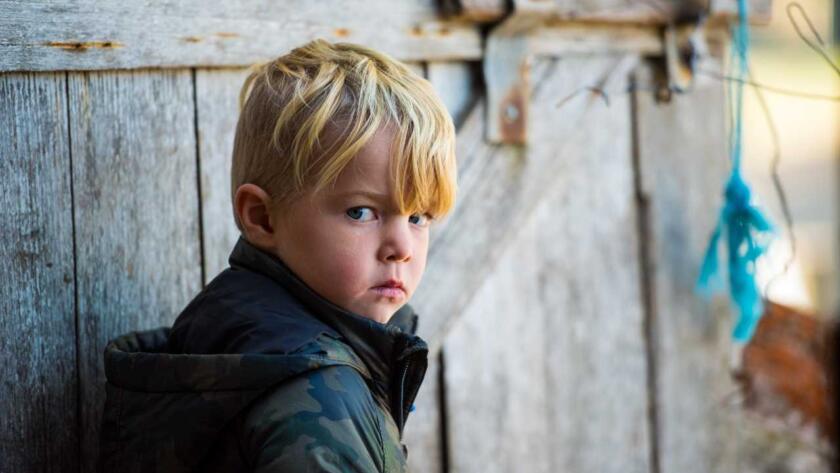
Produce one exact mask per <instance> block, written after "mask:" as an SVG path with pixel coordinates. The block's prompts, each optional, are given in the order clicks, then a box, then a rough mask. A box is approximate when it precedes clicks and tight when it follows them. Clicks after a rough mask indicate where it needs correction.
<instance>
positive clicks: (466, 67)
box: [428, 61, 479, 126]
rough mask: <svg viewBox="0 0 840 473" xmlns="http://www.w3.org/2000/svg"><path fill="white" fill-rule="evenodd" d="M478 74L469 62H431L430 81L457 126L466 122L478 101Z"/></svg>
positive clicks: (429, 69) (429, 68)
mask: <svg viewBox="0 0 840 473" xmlns="http://www.w3.org/2000/svg"><path fill="white" fill-rule="evenodd" d="M478 73H479V71H478V69H477V68H476V67H474V66H473V64H471V63H468V62H457V61H447V62H430V63H429V65H428V76H429V81H430V82H431V83H432V85H433V86H434V87H435V90H436V91H437V93H438V95H439V96H440V98H441V100H443V103H444V104H445V105H446V109H447V110H449V114H450V115H451V116H452V121H454V122H455V125H456V126H458V125H460V124H461V123H462V122H463V121H464V118H466V115H467V113H468V112H469V110H470V108H471V106H472V105H473V104H474V103H475V101H476V98H477V94H478V90H477V89H476V85H477V82H478V81H477V75H478Z"/></svg>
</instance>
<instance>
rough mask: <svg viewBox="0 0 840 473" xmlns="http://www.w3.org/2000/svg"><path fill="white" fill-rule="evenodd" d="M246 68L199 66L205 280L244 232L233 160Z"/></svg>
mask: <svg viewBox="0 0 840 473" xmlns="http://www.w3.org/2000/svg"><path fill="white" fill-rule="evenodd" d="M246 76H247V70H246V69H199V70H197V71H195V89H196V110H197V112H196V115H197V124H198V156H199V169H200V174H201V230H202V231H201V235H202V242H203V248H204V258H203V259H204V283H205V284H206V283H208V282H210V280H212V279H213V278H214V277H216V275H217V274H219V273H220V272H221V271H222V270H224V269H225V268H227V267H228V257H229V256H230V252H231V250H232V249H233V245H235V244H236V240H237V238H239V229H237V228H236V223H234V219H233V205H232V204H231V195H230V193H231V189H230V165H231V159H232V153H233V137H234V134H235V132H236V121H237V119H238V118H239V89H240V88H241V87H242V83H243V81H244V80H245V77H246Z"/></svg>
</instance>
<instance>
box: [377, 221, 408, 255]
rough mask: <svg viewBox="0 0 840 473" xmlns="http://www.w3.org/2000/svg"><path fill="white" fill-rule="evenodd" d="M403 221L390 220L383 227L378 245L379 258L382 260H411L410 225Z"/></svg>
mask: <svg viewBox="0 0 840 473" xmlns="http://www.w3.org/2000/svg"><path fill="white" fill-rule="evenodd" d="M403 220H406V221H404V222H402V221H395V222H390V223H389V224H388V225H386V226H385V228H384V230H383V231H384V235H383V238H382V244H381V245H380V246H379V255H378V257H379V259H380V260H382V261H384V262H406V261H409V260H411V229H410V228H409V226H410V225H411V224H410V223H409V222H408V221H407V219H403Z"/></svg>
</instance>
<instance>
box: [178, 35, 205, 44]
mask: <svg viewBox="0 0 840 473" xmlns="http://www.w3.org/2000/svg"><path fill="white" fill-rule="evenodd" d="M181 39H182V40H184V42H186V43H200V42H202V41H204V40H203V39H202V38H201V36H184V37H183V38H181Z"/></svg>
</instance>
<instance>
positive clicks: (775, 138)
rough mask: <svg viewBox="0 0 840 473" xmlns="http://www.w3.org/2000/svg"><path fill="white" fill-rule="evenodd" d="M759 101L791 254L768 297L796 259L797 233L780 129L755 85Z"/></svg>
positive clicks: (750, 75) (767, 288) (766, 287)
mask: <svg viewBox="0 0 840 473" xmlns="http://www.w3.org/2000/svg"><path fill="white" fill-rule="evenodd" d="M747 77H748V78H749V82H754V81H753V73H752V68H750V67H749V66H747ZM753 91H754V92H755V95H756V98H757V99H758V103H759V105H760V106H761V111H762V112H763V113H764V118H765V120H766V121H767V129H768V130H769V131H770V138H771V141H772V144H773V158H772V159H771V161H770V177H771V178H772V180H773V187H774V188H775V189H776V195H777V196H778V197H779V204H780V205H781V207H782V216H783V217H784V220H785V228H786V230H787V233H788V236H789V238H790V256H789V257H788V259H787V261H785V266H784V268H782V270H781V271H780V272H778V273H776V274H775V275H774V276H773V277H771V278H770V279H769V280H768V281H767V284H765V285H764V291H763V293H764V298H765V299H767V294H768V293H769V292H770V286H772V285H773V283H775V282H776V281H777V280H778V279H779V278H780V277H782V276H783V275H785V274H786V273H787V272H788V270H789V269H790V267H791V265H793V262H794V261H795V260H796V248H797V247H796V234H795V233H794V231H793V217H792V216H791V212H790V205H788V200H787V194H786V193H785V189H784V186H782V180H781V177H780V176H779V164H780V163H781V160H782V151H781V144H780V142H781V140H780V139H779V129H778V128H777V127H776V122H775V120H773V114H772V113H771V112H770V107H769V106H768V105H767V100H765V98H764V93H763V91H762V90H761V88H760V87H756V86H753Z"/></svg>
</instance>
